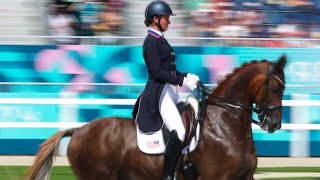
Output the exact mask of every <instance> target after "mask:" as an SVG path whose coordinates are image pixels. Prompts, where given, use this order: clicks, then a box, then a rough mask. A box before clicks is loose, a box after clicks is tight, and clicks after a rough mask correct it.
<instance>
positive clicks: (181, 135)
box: [160, 85, 186, 180]
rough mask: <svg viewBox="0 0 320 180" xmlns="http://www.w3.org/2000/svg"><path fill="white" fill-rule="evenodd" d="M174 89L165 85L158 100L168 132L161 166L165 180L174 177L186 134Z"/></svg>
mask: <svg viewBox="0 0 320 180" xmlns="http://www.w3.org/2000/svg"><path fill="white" fill-rule="evenodd" d="M174 88H175V87H174V86H172V85H166V86H165V88H164V90H163V94H162V96H161V100H160V114H161V117H162V119H163V121H164V124H165V126H166V127H167V128H168V129H169V131H170V136H169V140H168V143H167V145H166V151H165V155H164V166H163V179H166V180H167V179H173V177H174V172H175V168H176V165H177V162H178V160H179V158H180V155H181V150H182V147H183V141H184V139H185V134H186V132H185V128H184V126H183V122H182V119H181V116H180V113H179V111H178V109H177V107H176V103H177V100H178V94H177V90H176V89H174Z"/></svg>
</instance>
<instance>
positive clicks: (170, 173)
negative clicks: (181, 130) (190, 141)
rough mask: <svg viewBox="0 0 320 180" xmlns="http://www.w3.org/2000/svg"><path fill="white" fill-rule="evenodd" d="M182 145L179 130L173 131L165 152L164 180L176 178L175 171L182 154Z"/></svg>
mask: <svg viewBox="0 0 320 180" xmlns="http://www.w3.org/2000/svg"><path fill="white" fill-rule="evenodd" d="M182 147H183V144H182V142H181V141H180V139H179V138H178V134H177V131H176V130H173V131H171V133H170V135H169V140H168V143H167V145H166V152H165V154H164V165H163V180H172V179H174V173H175V169H176V166H177V163H178V161H179V158H180V156H181V150H182Z"/></svg>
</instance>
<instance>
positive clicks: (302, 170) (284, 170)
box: [256, 167, 320, 173]
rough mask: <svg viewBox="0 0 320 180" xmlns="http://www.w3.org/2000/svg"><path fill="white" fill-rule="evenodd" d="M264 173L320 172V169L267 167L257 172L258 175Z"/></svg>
mask: <svg viewBox="0 0 320 180" xmlns="http://www.w3.org/2000/svg"><path fill="white" fill-rule="evenodd" d="M263 172H320V167H265V168H257V170H256V173H263Z"/></svg>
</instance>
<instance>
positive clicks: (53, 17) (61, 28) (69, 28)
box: [48, 5, 78, 44]
mask: <svg viewBox="0 0 320 180" xmlns="http://www.w3.org/2000/svg"><path fill="white" fill-rule="evenodd" d="M51 7H52V13H50V14H49V15H48V26H49V35H51V36H74V35H75V31H74V29H73V27H74V26H75V24H77V20H76V17H75V16H74V15H73V14H71V13H69V12H67V11H66V7H65V6H64V5H53V6H51ZM53 42H54V43H55V44H78V42H77V40H76V39H74V38H67V37H65V38H60V37H58V38H54V39H53Z"/></svg>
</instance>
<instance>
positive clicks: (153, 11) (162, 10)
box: [144, 1, 175, 26]
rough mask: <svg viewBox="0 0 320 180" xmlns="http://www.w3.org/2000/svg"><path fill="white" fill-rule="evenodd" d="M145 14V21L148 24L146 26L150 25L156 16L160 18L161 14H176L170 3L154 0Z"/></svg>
mask: <svg viewBox="0 0 320 180" xmlns="http://www.w3.org/2000/svg"><path fill="white" fill-rule="evenodd" d="M144 15H145V21H144V23H145V24H146V26H150V24H151V23H152V21H153V17H154V16H157V17H158V18H160V16H161V15H172V16H175V14H173V12H172V9H171V8H170V6H169V4H168V3H167V2H165V1H152V2H151V3H149V4H148V6H147V7H146V10H145V13H144Z"/></svg>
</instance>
